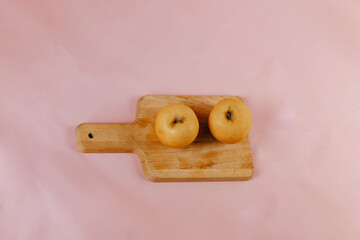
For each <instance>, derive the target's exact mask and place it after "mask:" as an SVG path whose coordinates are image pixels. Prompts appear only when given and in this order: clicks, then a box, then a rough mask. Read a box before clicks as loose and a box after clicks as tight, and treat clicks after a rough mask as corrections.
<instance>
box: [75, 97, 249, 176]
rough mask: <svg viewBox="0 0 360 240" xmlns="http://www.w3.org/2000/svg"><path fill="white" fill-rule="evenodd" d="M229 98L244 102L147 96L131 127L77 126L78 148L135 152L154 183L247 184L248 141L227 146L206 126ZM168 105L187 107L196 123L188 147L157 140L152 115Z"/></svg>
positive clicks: (111, 124) (105, 124) (91, 124)
mask: <svg viewBox="0 0 360 240" xmlns="http://www.w3.org/2000/svg"><path fill="white" fill-rule="evenodd" d="M228 97H231V98H236V99H238V100H241V101H242V99H241V97H238V96H171V95H147V96H144V97H142V98H141V99H139V101H138V104H137V114H136V119H135V121H134V122H133V123H83V124H80V125H79V126H78V127H77V128H76V131H75V135H76V145H77V147H78V149H79V150H80V151H82V152H93V153H110V152H112V153H114V152H118V153H121V152H133V153H135V154H137V155H138V156H139V158H140V161H141V165H142V168H143V171H144V175H145V176H146V177H147V178H148V179H149V180H151V181H154V182H168V181H236V180H248V179H250V178H251V177H252V176H253V172H254V170H253V164H252V157H251V148H250V141H249V138H248V137H246V138H245V139H244V140H242V141H241V142H238V143H235V144H225V143H221V142H218V141H217V140H216V139H215V138H214V137H213V136H212V135H211V133H210V131H209V128H208V123H207V120H208V116H209V113H210V111H211V109H212V108H213V106H214V105H215V104H216V103H217V102H219V101H220V100H222V99H224V98H228ZM171 103H182V104H185V105H187V106H189V107H191V108H192V109H193V110H194V112H195V113H196V115H197V117H198V119H199V123H200V130H199V135H198V136H197V138H196V139H195V141H194V142H193V143H192V144H190V145H189V146H187V147H186V148H180V149H178V148H170V147H167V146H165V145H163V144H162V143H161V142H160V140H159V139H158V137H157V136H156V133H155V117H156V114H157V113H158V112H159V111H160V109H161V108H163V107H165V106H166V105H168V104H171ZM90 133H91V136H92V138H90V137H89V134H90Z"/></svg>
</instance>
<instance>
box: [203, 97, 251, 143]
mask: <svg viewBox="0 0 360 240" xmlns="http://www.w3.org/2000/svg"><path fill="white" fill-rule="evenodd" d="M250 128H251V113H250V110H249V108H248V107H247V106H246V105H245V103H243V102H242V101H239V100H236V99H233V98H226V99H223V100H221V101H220V102H218V103H217V104H216V105H215V106H214V108H213V109H212V111H211V112H210V115H209V129H210V132H211V134H212V135H213V136H214V137H215V138H216V139H217V140H218V141H220V142H223V143H236V142H239V141H241V140H242V139H244V138H245V137H246V136H248V134H249V132H250Z"/></svg>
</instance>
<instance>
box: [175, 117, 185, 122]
mask: <svg viewBox="0 0 360 240" xmlns="http://www.w3.org/2000/svg"><path fill="white" fill-rule="evenodd" d="M174 123H183V121H182V120H181V118H179V117H177V118H175V120H174Z"/></svg>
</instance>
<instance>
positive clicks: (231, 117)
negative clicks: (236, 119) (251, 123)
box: [226, 111, 233, 120]
mask: <svg viewBox="0 0 360 240" xmlns="http://www.w3.org/2000/svg"><path fill="white" fill-rule="evenodd" d="M226 118H227V119H229V120H232V119H233V116H232V113H231V112H230V111H227V112H226Z"/></svg>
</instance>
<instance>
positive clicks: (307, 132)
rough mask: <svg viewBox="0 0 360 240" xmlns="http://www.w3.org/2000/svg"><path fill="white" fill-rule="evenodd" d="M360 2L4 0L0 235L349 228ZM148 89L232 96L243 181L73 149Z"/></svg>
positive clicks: (211, 235)
mask: <svg viewBox="0 0 360 240" xmlns="http://www.w3.org/2000/svg"><path fill="white" fill-rule="evenodd" d="M359 93H360V2H359V1H325V0H323V1H311V0H307V1H305V0H304V1H278V0H275V1H85V0H79V1H69V0H65V1H1V7H0V239H2V240H14V239H16V240H17V239H52V240H56V239H59V240H60V239H61V240H63V239H76V240H82V239H84V240H92V239H147V240H152V239H154V240H155V239H181V240H184V239H208V240H210V239H259V240H260V239H359V238H360V228H359V218H360V204H359V202H360V190H359V189H360V174H359V168H360V161H359V160H360V147H359V145H360V141H359V139H358V137H359V135H360V126H359V125H360V124H359V122H360V94H359ZM146 94H179V95H181V94H189V95H190V94H193V95H203V94H207V95H219V94H229V95H240V96H242V97H243V98H244V99H245V102H246V103H247V104H248V106H249V108H250V110H251V111H252V114H253V127H252V130H251V132H250V140H251V145H252V153H253V158H254V169H255V175H254V177H253V179H252V180H250V181H247V182H203V183H152V182H150V181H148V180H146V179H145V178H144V176H143V174H142V170H141V165H140V162H139V160H138V158H137V156H136V155H133V154H84V153H81V152H79V151H77V149H76V148H75V139H74V138H75V136H74V129H75V127H76V126H77V125H78V124H80V123H82V122H131V121H133V120H134V117H135V111H136V102H137V100H138V98H140V97H141V96H143V95H146Z"/></svg>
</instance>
